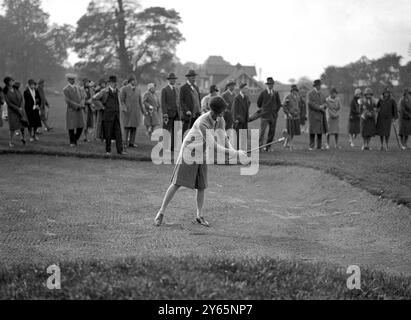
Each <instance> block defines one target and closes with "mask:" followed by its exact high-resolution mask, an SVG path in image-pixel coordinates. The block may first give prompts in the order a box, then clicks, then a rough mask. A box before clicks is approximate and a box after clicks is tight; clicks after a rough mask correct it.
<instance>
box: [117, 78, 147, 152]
mask: <svg viewBox="0 0 411 320" xmlns="http://www.w3.org/2000/svg"><path fill="white" fill-rule="evenodd" d="M120 100H121V104H122V106H123V107H124V111H123V114H122V116H123V119H122V120H123V126H124V128H123V129H124V136H123V140H124V142H125V147H126V146H128V147H130V148H137V145H136V135H137V129H138V127H139V126H140V124H141V123H142V117H143V114H144V106H143V101H142V97H141V92H140V90H139V89H137V79H136V76H135V75H130V76H129V78H128V81H127V85H126V86H124V87H122V88H121V90H120Z"/></svg>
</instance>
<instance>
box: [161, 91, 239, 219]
mask: <svg viewBox="0 0 411 320" xmlns="http://www.w3.org/2000/svg"><path fill="white" fill-rule="evenodd" d="M210 108H211V110H210V111H209V112H207V113H206V114H203V115H202V116H200V118H198V119H197V121H196V122H195V123H194V125H193V127H192V129H190V131H189V132H188V134H187V135H186V138H185V139H184V141H183V145H182V148H181V152H180V155H179V157H178V160H177V162H176V166H175V169H174V173H173V177H172V179H171V185H170V187H169V188H168V190H167V193H166V195H165V197H164V200H163V204H162V206H161V208H160V210H159V212H158V214H157V216H156V218H155V220H154V222H155V225H156V226H157V227H160V226H161V225H162V223H163V220H164V215H165V213H166V210H167V207H168V205H169V204H170V202H171V200H172V199H173V198H174V196H175V194H176V193H177V191H178V190H179V189H180V188H181V187H186V188H189V189H195V190H197V214H196V220H195V221H194V223H196V224H200V225H202V226H205V227H209V226H210V225H209V223H208V222H207V221H206V220H205V219H204V217H203V216H202V210H203V204H204V196H205V189H206V188H207V187H208V179H207V164H206V161H204V160H206V157H205V155H204V154H202V153H201V154H196V155H195V157H196V158H199V159H201V161H198V162H200V163H196V162H195V161H194V163H188V162H186V161H185V158H186V155H187V153H189V154H190V155H191V156H192V152H191V151H194V152H197V151H196V150H200V151H201V152H203V150H206V146H216V147H217V151H218V152H222V153H224V154H226V152H228V154H229V155H230V156H231V157H238V156H240V155H241V156H245V155H246V153H245V152H244V151H237V150H235V149H234V148H233V147H232V146H231V144H230V143H229V142H228V138H227V136H226V134H225V125H224V123H225V122H224V120H223V118H222V117H223V115H224V111H225V109H226V108H227V103H226V102H225V100H224V99H223V98H222V97H219V96H216V97H213V98H212V99H211V101H210ZM208 130H219V132H224V135H225V137H222V138H224V139H221V140H220V139H217V142H215V141H214V138H213V135H210V134H207V131H208ZM219 141H225V142H227V147H226V146H224V145H221V144H220V142H219ZM187 151H188V152H187ZM190 160H193V158H192V157H190Z"/></svg>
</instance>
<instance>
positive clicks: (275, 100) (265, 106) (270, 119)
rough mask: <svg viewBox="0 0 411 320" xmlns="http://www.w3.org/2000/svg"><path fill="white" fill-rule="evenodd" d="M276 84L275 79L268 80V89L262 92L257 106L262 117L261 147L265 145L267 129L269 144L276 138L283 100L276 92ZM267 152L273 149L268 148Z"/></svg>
mask: <svg viewBox="0 0 411 320" xmlns="http://www.w3.org/2000/svg"><path fill="white" fill-rule="evenodd" d="M274 84H275V82H274V79H273V78H268V79H267V82H266V86H267V89H265V90H264V91H263V92H261V94H260V96H259V97H258V101H257V106H258V109H260V110H259V111H260V117H261V128H260V146H263V145H265V143H264V138H265V134H266V131H267V129H268V138H267V144H270V143H272V142H273V141H274V137H275V130H276V127H277V118H278V111H280V109H281V99H280V95H279V94H278V92H277V91H275V90H274ZM263 151H264V150H263ZM265 151H267V152H270V151H271V147H267V148H266V150H265Z"/></svg>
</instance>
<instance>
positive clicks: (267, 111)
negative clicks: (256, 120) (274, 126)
mask: <svg viewBox="0 0 411 320" xmlns="http://www.w3.org/2000/svg"><path fill="white" fill-rule="evenodd" d="M257 106H258V108H259V109H260V110H261V118H262V119H265V120H271V121H273V120H275V119H277V117H278V111H280V109H281V99H280V95H279V94H278V92H277V91H274V93H273V95H272V96H271V95H270V94H269V93H268V90H264V91H263V92H261V93H260V96H259V97H258V101H257Z"/></svg>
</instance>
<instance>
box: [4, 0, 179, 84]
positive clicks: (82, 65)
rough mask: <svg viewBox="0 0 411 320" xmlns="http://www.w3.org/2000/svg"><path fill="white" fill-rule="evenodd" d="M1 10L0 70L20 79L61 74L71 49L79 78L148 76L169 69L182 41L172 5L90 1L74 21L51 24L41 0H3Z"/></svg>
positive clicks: (52, 79) (146, 78) (132, 0)
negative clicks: (69, 23)
mask: <svg viewBox="0 0 411 320" xmlns="http://www.w3.org/2000/svg"><path fill="white" fill-rule="evenodd" d="M2 6H3V10H2V13H1V14H0V57H1V59H0V74H2V75H6V74H7V75H13V77H15V78H16V79H18V80H20V81H27V80H28V79H29V78H31V77H36V78H44V79H46V80H47V81H49V82H56V81H58V80H60V79H61V78H62V76H63V75H64V72H65V71H66V68H67V67H69V66H68V64H67V59H68V54H69V50H73V51H74V52H75V53H76V54H77V55H78V57H79V59H80V61H79V62H78V63H76V65H75V66H74V68H75V69H76V71H77V72H78V73H79V74H80V76H81V77H88V78H92V79H98V78H101V77H103V76H107V75H108V74H111V73H115V74H117V75H119V76H122V77H126V76H128V75H130V74H131V73H133V74H135V75H136V76H137V77H138V80H139V81H152V80H153V79H158V78H159V77H162V76H164V74H165V73H166V72H167V71H169V70H171V69H173V68H174V66H175V64H176V63H178V60H177V59H176V58H175V56H176V55H175V51H176V47H177V45H178V44H179V43H180V42H181V41H183V40H184V38H183V35H182V33H181V32H180V30H179V25H180V23H181V22H182V20H181V17H180V15H179V13H178V12H177V11H175V10H174V9H165V8H162V7H151V8H146V9H142V8H141V6H140V4H139V3H138V1H136V0H93V1H91V2H90V3H89V5H88V7H87V11H86V13H85V14H84V15H83V16H81V18H80V19H79V20H78V22H77V25H76V26H75V27H72V26H70V25H58V24H51V23H50V21H49V14H48V13H46V12H45V11H44V10H43V9H42V7H41V0H4V1H3V4H2Z"/></svg>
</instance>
